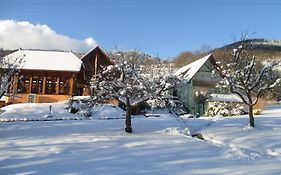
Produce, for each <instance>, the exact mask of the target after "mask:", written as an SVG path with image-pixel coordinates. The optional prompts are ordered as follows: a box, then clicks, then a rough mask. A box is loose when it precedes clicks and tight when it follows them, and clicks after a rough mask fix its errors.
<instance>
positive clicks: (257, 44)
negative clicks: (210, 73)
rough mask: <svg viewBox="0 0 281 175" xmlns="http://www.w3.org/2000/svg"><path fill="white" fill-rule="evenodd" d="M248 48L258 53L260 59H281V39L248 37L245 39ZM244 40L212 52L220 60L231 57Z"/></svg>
mask: <svg viewBox="0 0 281 175" xmlns="http://www.w3.org/2000/svg"><path fill="white" fill-rule="evenodd" d="M243 42H244V44H245V45H246V46H249V47H247V48H248V51H249V52H250V53H252V54H254V55H256V57H257V59H258V60H279V61H281V40H270V39H263V38H258V39H248V40H244V41H243ZM241 44H242V41H238V42H234V43H231V44H228V45H225V46H223V47H220V48H216V49H214V50H211V51H210V53H211V54H213V55H214V57H215V58H216V59H217V60H218V61H225V59H229V58H230V57H231V55H232V53H233V49H235V48H238V47H239V46H240V45H241Z"/></svg>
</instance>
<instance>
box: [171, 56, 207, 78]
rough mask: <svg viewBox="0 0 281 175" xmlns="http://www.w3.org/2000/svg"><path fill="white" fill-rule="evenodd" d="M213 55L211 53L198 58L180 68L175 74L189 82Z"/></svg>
mask: <svg viewBox="0 0 281 175" xmlns="http://www.w3.org/2000/svg"><path fill="white" fill-rule="evenodd" d="M211 57H212V55H211V54H209V55H207V56H205V57H203V58H201V59H199V60H196V61H194V62H192V63H190V64H188V65H186V66H184V67H181V68H179V69H178V70H177V71H176V73H175V75H176V76H178V77H179V78H183V79H185V80H186V81H187V82H189V81H190V80H191V79H192V78H193V77H194V75H195V74H196V73H197V72H198V71H199V69H200V68H201V67H202V66H203V65H204V64H205V63H206V61H207V60H208V59H210V58H211Z"/></svg>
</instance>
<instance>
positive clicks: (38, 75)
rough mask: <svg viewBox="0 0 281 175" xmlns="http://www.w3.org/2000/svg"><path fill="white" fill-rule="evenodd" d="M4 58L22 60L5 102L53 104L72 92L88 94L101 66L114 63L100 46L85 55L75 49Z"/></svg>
mask: <svg viewBox="0 0 281 175" xmlns="http://www.w3.org/2000/svg"><path fill="white" fill-rule="evenodd" d="M5 59H8V60H10V61H11V62H13V61H15V59H20V60H21V63H20V64H19V65H18V69H19V70H20V71H19V74H17V75H15V76H14V77H13V78H12V80H11V81H12V83H11V85H10V88H9V91H10V92H11V93H13V94H14V95H13V96H11V97H6V98H5V101H6V103H8V104H9V103H10V104H11V103H26V102H37V103H51V102H58V101H62V100H66V99H68V98H70V97H72V96H73V95H89V85H90V80H91V78H92V77H94V76H95V75H96V74H97V73H98V70H99V68H100V67H101V66H106V65H109V64H112V63H111V62H110V59H109V58H108V56H107V55H106V53H105V52H104V51H102V50H101V49H100V47H99V46H96V47H94V48H93V49H92V50H90V52H88V53H87V54H86V55H84V56H83V57H82V58H78V57H77V56H76V55H75V54H74V53H72V52H66V51H53V50H22V49H21V50H18V51H16V52H14V53H12V54H10V55H7V56H6V57H5Z"/></svg>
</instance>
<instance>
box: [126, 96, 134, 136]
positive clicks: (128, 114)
mask: <svg viewBox="0 0 281 175" xmlns="http://www.w3.org/2000/svg"><path fill="white" fill-rule="evenodd" d="M131 108H132V107H131V105H130V101H129V98H127V99H126V121H125V125H126V127H125V131H126V132H127V133H132V125H131V118H132V117H131V116H132V109H131Z"/></svg>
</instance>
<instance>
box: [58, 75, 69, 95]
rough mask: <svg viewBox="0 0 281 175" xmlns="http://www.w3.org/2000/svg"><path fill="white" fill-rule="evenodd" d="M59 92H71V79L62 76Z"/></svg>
mask: <svg viewBox="0 0 281 175" xmlns="http://www.w3.org/2000/svg"><path fill="white" fill-rule="evenodd" d="M59 94H63V95H67V94H69V81H68V79H67V78H66V77H60V86H59Z"/></svg>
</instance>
